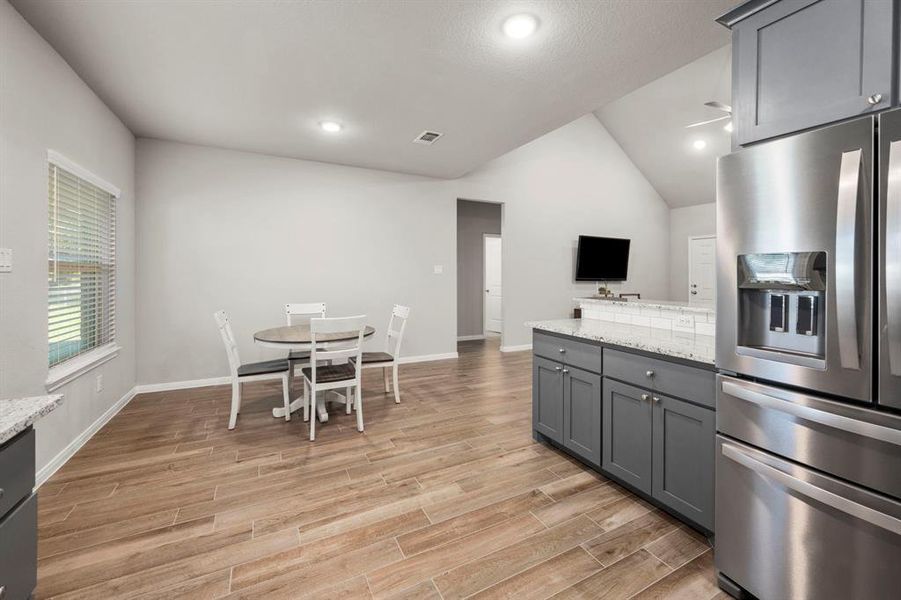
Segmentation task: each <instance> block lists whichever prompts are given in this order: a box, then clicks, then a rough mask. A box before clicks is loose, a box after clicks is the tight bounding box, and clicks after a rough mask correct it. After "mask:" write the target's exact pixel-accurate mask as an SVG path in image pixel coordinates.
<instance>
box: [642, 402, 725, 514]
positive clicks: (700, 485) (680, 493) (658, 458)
mask: <svg viewBox="0 0 901 600" xmlns="http://www.w3.org/2000/svg"><path fill="white" fill-rule="evenodd" d="M652 402H653V405H654V418H653V420H654V423H653V428H652V429H653V438H654V442H653V459H652V463H653V476H652V477H651V480H652V482H653V485H652V492H651V494H652V496H653V497H654V498H656V499H657V500H659V501H660V502H662V503H663V504H665V505H667V506H669V507H670V508H672V509H673V510H675V511H676V512H679V513H681V514H683V515H685V516H686V517H689V518H690V519H691V520H693V521H695V522H696V523H698V524H699V525H703V526H704V527H706V528H707V529H709V530H713V498H714V489H713V479H714V447H715V435H716V418H715V415H716V413H714V412H713V411H712V410H708V409H706V408H701V407H700V406H695V405H694V404H689V403H688V402H683V401H681V400H677V399H676V398H670V397H668V396H663V395H659V394H657V395H654V396H653V397H652Z"/></svg>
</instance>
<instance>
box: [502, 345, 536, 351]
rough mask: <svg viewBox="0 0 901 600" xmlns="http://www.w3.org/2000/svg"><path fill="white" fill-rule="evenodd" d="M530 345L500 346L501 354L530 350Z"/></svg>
mask: <svg viewBox="0 0 901 600" xmlns="http://www.w3.org/2000/svg"><path fill="white" fill-rule="evenodd" d="M531 349H532V344H520V345H519V346H501V352H522V351H523V350H531Z"/></svg>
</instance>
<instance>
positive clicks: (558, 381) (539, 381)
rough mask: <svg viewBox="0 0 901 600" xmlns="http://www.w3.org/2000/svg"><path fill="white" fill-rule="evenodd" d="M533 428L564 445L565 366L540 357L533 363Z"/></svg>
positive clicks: (536, 357) (535, 358)
mask: <svg viewBox="0 0 901 600" xmlns="http://www.w3.org/2000/svg"><path fill="white" fill-rule="evenodd" d="M532 427H533V428H534V429H535V431H537V432H539V433H541V434H543V435H546V436H547V437H548V438H550V439H552V440H554V441H555V442H558V443H563V365H561V364H560V363H557V362H554V361H552V360H548V359H546V358H541V357H540V356H535V357H534V358H533V362H532Z"/></svg>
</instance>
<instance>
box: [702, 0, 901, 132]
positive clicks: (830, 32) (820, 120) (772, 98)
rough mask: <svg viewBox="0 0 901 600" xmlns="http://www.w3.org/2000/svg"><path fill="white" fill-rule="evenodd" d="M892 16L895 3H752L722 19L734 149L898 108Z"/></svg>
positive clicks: (814, 0)
mask: <svg viewBox="0 0 901 600" xmlns="http://www.w3.org/2000/svg"><path fill="white" fill-rule="evenodd" d="M761 5H763V6H764V7H763V8H762V9H761V8H760V6H761ZM894 11H895V3H894V2H892V1H890V0H781V1H779V2H774V3H763V2H760V0H755V1H752V2H749V3H747V4H746V5H743V6H741V7H738V8H736V9H735V10H734V11H731V12H730V13H729V14H727V15H724V16H723V17H721V18H720V19H719V21H720V23H723V24H724V25H727V26H729V27H731V28H732V52H733V67H732V68H733V73H732V88H733V89H732V104H733V108H734V111H735V112H734V125H735V134H734V135H735V141H736V142H737V143H738V144H739V145H745V144H749V143H752V142H756V141H759V140H764V139H767V138H772V137H776V136H781V135H786V134H789V133H794V132H797V131H801V130H803V129H809V128H812V127H817V126H821V125H825V124H828V123H833V122H836V121H840V120H844V119H850V118H854V117H858V116H862V115H865V114H867V113H871V112H875V111H880V110H884V109H887V108H890V107H891V106H893V105H894V104H896V102H897V98H895V97H894V92H893V86H892V77H893V74H894V72H895V69H896V68H897V67H896V66H895V65H894V64H893V61H894V58H893V57H894V52H893V50H892V44H893V35H894V32H893V21H894V17H895V16H894V15H893V12H894Z"/></svg>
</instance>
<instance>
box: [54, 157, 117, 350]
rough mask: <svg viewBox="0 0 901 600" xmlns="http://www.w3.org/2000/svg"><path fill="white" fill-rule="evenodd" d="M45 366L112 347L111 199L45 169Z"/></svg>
mask: <svg viewBox="0 0 901 600" xmlns="http://www.w3.org/2000/svg"><path fill="white" fill-rule="evenodd" d="M49 175H50V177H49V197H50V206H49V209H50V210H49V213H50V222H49V225H50V229H49V231H50V240H49V241H50V247H49V262H48V269H49V270H48V281H49V302H48V319H47V321H48V338H49V342H50V344H49V365H50V366H51V367H52V366H54V365H58V364H60V363H62V362H64V361H66V360H68V359H70V358H72V357H75V356H78V355H80V354H84V353H85V352H88V351H90V350H93V349H94V348H99V347H101V346H104V345H106V344H110V343H112V342H114V341H115V337H116V195H117V194H113V193H110V192H109V191H106V190H105V189H103V188H102V187H100V186H98V185H96V184H95V183H93V182H91V181H88V180H87V179H85V178H82V177H79V176H78V175H76V174H74V173H72V172H71V171H69V170H67V169H65V168H63V167H61V166H59V165H57V164H54V163H53V162H51V163H50V173H49Z"/></svg>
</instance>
